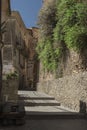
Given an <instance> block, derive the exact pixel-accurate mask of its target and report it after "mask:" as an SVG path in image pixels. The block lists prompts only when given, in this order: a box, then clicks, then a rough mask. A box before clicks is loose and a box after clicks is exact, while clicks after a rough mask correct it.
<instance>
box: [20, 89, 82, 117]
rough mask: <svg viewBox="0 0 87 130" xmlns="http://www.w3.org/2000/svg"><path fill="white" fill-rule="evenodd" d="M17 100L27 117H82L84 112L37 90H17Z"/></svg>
mask: <svg viewBox="0 0 87 130" xmlns="http://www.w3.org/2000/svg"><path fill="white" fill-rule="evenodd" d="M18 95H19V101H20V102H22V103H23V104H24V106H25V111H26V117H27V118H29V119H41V118H44V119H51V118H52V119H53V118H54V119H55V118H56V119H61V118H63V119H66V118H68V119H72V118H74V119H78V118H80V119H81V118H84V114H83V113H82V114H81V113H77V112H75V111H73V110H70V109H68V108H66V107H63V106H61V104H60V103H59V102H58V101H56V100H55V98H54V97H53V96H49V95H47V94H44V93H40V92H37V91H19V92H18Z"/></svg>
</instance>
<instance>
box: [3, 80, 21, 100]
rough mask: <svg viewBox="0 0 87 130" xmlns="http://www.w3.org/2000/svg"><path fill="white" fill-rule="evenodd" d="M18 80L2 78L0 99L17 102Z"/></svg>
mask: <svg viewBox="0 0 87 130" xmlns="http://www.w3.org/2000/svg"><path fill="white" fill-rule="evenodd" d="M18 85H19V83H18V80H17V79H9V80H3V88H2V99H3V101H8V102H17V100H18Z"/></svg>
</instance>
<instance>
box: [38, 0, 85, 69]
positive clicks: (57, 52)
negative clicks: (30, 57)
mask: <svg viewBox="0 0 87 130" xmlns="http://www.w3.org/2000/svg"><path fill="white" fill-rule="evenodd" d="M38 23H39V26H40V40H39V43H38V46H37V52H38V54H39V58H40V59H41V61H42V63H43V65H44V68H46V69H48V70H50V71H53V70H55V69H56V68H57V65H58V62H59V59H60V57H61V56H62V55H63V49H64V48H63V45H62V43H64V44H65V46H67V47H68V48H69V49H74V50H75V51H77V52H80V51H81V50H82V49H84V48H85V47H87V2H86V1H85V0H58V1H57V2H56V1H53V2H51V3H50V4H49V5H46V6H43V8H42V9H41V11H40V15H39V21H38Z"/></svg>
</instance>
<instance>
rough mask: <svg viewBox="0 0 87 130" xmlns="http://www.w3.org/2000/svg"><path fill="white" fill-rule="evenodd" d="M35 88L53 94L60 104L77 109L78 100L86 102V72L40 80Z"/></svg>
mask: <svg viewBox="0 0 87 130" xmlns="http://www.w3.org/2000/svg"><path fill="white" fill-rule="evenodd" d="M37 90H38V91H42V92H45V93H47V94H50V95H53V96H54V97H55V98H56V99H57V100H58V101H59V102H60V103H61V104H62V105H64V106H67V107H69V108H72V109H74V110H77V111H79V103H80V100H81V101H83V102H86V103H87V72H83V73H82V72H81V73H79V74H73V75H72V76H65V77H63V78H59V79H55V80H48V81H42V82H40V83H39V84H38V88H37Z"/></svg>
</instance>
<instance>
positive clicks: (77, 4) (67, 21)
mask: <svg viewBox="0 0 87 130" xmlns="http://www.w3.org/2000/svg"><path fill="white" fill-rule="evenodd" d="M54 39H55V40H57V41H64V43H65V44H66V45H67V47H68V48H69V49H74V50H75V51H80V50H81V49H83V48H84V47H87V3H86V2H84V1H82V0H79V1H77V0H61V2H60V3H59V4H57V24H56V28H55V29H54Z"/></svg>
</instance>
